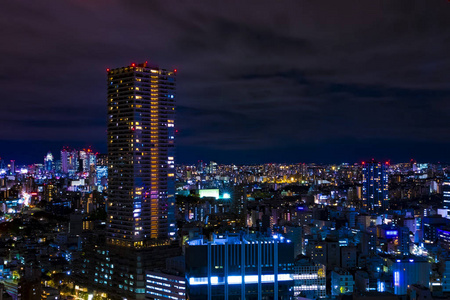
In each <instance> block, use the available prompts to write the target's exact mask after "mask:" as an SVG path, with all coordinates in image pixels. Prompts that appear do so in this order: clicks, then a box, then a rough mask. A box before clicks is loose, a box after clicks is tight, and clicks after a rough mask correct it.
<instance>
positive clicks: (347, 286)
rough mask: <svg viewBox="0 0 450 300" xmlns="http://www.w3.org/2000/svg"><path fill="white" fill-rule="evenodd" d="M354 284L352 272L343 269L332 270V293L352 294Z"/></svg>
mask: <svg viewBox="0 0 450 300" xmlns="http://www.w3.org/2000/svg"><path fill="white" fill-rule="evenodd" d="M354 285H355V281H354V280H353V276H352V275H351V274H350V273H348V272H344V271H341V270H339V271H332V272H331V295H333V296H338V295H340V294H351V293H353V286H354Z"/></svg>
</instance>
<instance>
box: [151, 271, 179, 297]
mask: <svg viewBox="0 0 450 300" xmlns="http://www.w3.org/2000/svg"><path fill="white" fill-rule="evenodd" d="M145 276H146V277H145V299H148V300H150V299H155V300H166V299H173V300H183V299H186V280H185V278H184V277H180V276H176V275H170V274H165V273H161V272H146V275H145Z"/></svg>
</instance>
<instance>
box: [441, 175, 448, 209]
mask: <svg viewBox="0 0 450 300" xmlns="http://www.w3.org/2000/svg"><path fill="white" fill-rule="evenodd" d="M442 193H443V196H442V207H444V208H447V209H450V179H449V178H446V179H445V180H444V182H443V183H442Z"/></svg>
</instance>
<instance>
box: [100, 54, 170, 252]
mask: <svg viewBox="0 0 450 300" xmlns="http://www.w3.org/2000/svg"><path fill="white" fill-rule="evenodd" d="M107 71H108V164H109V168H108V176H109V178H108V179H109V183H108V185H109V186H108V188H109V201H108V202H109V204H108V222H109V223H108V242H109V243H110V244H114V245H121V246H135V247H140V246H142V245H143V244H144V242H145V241H146V240H150V239H165V238H168V237H174V236H175V221H174V209H175V206H174V205H175V203H174V202H175V201H174V199H175V198H174V197H175V196H174V194H175V193H174V192H175V191H174V189H175V188H174V156H175V155H174V135H175V128H174V126H175V125H174V124H175V118H174V117H175V77H176V76H175V75H176V73H175V71H168V70H164V69H160V68H158V67H154V66H151V65H149V64H148V63H143V64H131V65H130V66H126V67H122V68H117V69H111V70H109V69H108V70H107Z"/></svg>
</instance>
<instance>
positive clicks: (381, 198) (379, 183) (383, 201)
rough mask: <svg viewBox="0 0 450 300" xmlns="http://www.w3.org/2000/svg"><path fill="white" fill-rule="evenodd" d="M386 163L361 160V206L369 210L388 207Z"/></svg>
mask: <svg viewBox="0 0 450 300" xmlns="http://www.w3.org/2000/svg"><path fill="white" fill-rule="evenodd" d="M388 166H389V165H388V163H384V164H383V163H379V162H376V161H369V162H363V182H362V183H363V187H362V197H363V207H364V208H366V209H368V210H370V211H379V210H385V209H387V208H388V203H389V193H388V174H387V169H388Z"/></svg>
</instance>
